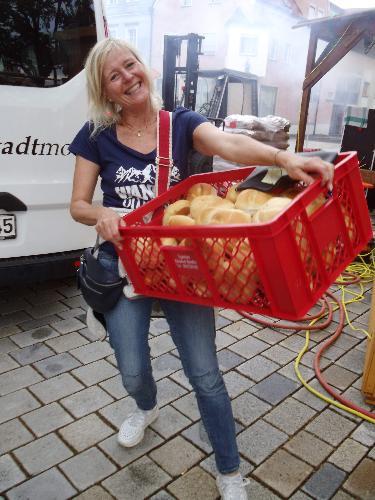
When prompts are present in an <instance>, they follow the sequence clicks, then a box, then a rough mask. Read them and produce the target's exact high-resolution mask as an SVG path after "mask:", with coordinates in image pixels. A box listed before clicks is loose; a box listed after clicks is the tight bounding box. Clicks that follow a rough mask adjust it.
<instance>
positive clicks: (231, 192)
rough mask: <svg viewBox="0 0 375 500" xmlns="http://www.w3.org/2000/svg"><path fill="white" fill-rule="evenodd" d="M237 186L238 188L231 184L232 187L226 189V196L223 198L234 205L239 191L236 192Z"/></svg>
mask: <svg viewBox="0 0 375 500" xmlns="http://www.w3.org/2000/svg"><path fill="white" fill-rule="evenodd" d="M237 186H238V184H233V186H231V187H230V188H229V189H228V191H227V194H226V195H225V198H226V199H227V200H229V201H231V202H232V203H236V200H237V197H238V195H239V194H240V192H239V191H236V187H237Z"/></svg>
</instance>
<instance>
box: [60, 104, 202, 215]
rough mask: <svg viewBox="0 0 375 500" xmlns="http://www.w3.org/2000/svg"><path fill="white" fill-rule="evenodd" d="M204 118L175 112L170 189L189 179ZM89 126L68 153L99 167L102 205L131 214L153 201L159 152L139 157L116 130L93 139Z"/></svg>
mask: <svg viewBox="0 0 375 500" xmlns="http://www.w3.org/2000/svg"><path fill="white" fill-rule="evenodd" d="M206 121H207V119H206V118H205V117H203V116H202V115H200V114H198V113H195V112H194V111H190V110H188V109H186V108H183V107H179V108H177V109H175V111H174V112H173V125H172V127H173V128H172V156H173V161H174V167H173V170H172V174H171V185H173V184H176V183H177V182H179V181H180V180H182V179H184V178H186V177H187V163H188V156H189V152H190V150H191V149H192V148H193V132H194V130H195V129H196V127H197V126H198V125H200V124H201V123H204V122H206ZM91 132H92V124H91V123H90V122H87V123H85V125H84V126H83V127H82V128H81V130H80V131H79V132H78V134H77V135H76V137H75V138H74V140H73V142H72V143H71V145H70V147H69V151H70V152H71V153H73V154H75V155H79V156H82V157H83V158H85V159H86V160H89V161H92V162H93V163H96V164H97V165H99V167H100V177H101V189H102V191H103V205H104V206H105V207H117V208H122V209H124V211H125V212H127V211H132V210H134V209H136V208H138V207H140V206H141V205H143V204H144V203H145V202H146V201H149V200H150V199H152V198H153V197H154V185H155V171H156V167H155V157H156V149H155V150H153V151H151V152H150V153H148V154H143V153H139V152H138V151H135V150H134V149H131V148H129V147H127V146H125V145H124V144H122V143H121V142H119V141H118V140H117V135H116V127H115V126H112V127H108V128H106V129H104V130H102V131H100V132H99V133H97V134H96V135H94V137H90V134H91Z"/></svg>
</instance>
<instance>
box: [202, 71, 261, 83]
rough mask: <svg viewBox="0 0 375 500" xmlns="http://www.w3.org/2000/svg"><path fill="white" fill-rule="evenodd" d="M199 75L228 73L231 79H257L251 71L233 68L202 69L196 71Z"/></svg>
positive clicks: (212, 76) (208, 75) (215, 76)
mask: <svg viewBox="0 0 375 500" xmlns="http://www.w3.org/2000/svg"><path fill="white" fill-rule="evenodd" d="M198 75H199V76H203V77H204V76H205V77H208V78H210V77H211V78H217V77H218V76H220V75H228V76H229V78H230V79H231V80H241V81H244V80H257V79H258V77H257V76H256V75H254V74H252V73H245V72H243V71H237V70H234V69H229V68H223V69H203V70H199V71H198Z"/></svg>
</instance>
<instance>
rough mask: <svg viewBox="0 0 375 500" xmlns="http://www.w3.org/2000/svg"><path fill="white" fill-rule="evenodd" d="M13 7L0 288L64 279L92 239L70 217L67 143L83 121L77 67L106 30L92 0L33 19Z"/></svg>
mask: <svg viewBox="0 0 375 500" xmlns="http://www.w3.org/2000/svg"><path fill="white" fill-rule="evenodd" d="M13 4H14V2H3V3H2V5H3V6H4V8H2V13H1V17H2V27H1V32H0V286H5V285H11V284H14V283H17V282H20V281H22V282H35V281H42V280H44V279H46V278H57V277H62V276H66V275H68V274H72V272H73V263H74V261H76V260H77V258H78V256H79V254H80V253H81V249H82V248H85V247H87V246H90V245H92V244H93V242H94V239H95V234H94V229H93V228H90V227H86V226H84V225H82V224H77V223H76V222H74V221H73V220H72V219H71V217H70V214H69V201H70V196H71V189H72V178H73V168H74V157H73V156H72V155H71V154H70V153H69V151H68V146H69V143H70V142H71V140H72V138H73V137H74V135H75V134H76V132H77V131H78V130H79V129H80V127H81V126H82V125H83V123H84V122H85V120H86V119H87V101H86V87H85V76H84V73H83V72H82V68H83V63H84V60H85V57H86V55H87V53H88V50H89V49H90V47H91V46H92V45H93V44H94V43H95V42H96V40H100V39H102V38H104V37H105V31H106V30H105V18H104V10H103V5H102V2H101V0H85V1H82V0H60V1H55V0H47V1H44V2H40V7H39V10H38V13H37V14H38V15H35V14H36V12H33V11H32V9H33V8H34V9H35V7H34V6H35V2H27V3H25V4H24V7H23V9H22V15H20V14H21V13H20V12H16V11H15V10H14V5H13ZM29 4H30V5H29ZM37 18H38V19H39V32H38V34H37V36H35V24H34V23H35V19H37ZM98 195H99V193H98ZM98 195H97V197H98V199H100V197H99V196H98Z"/></svg>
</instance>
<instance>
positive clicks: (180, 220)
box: [168, 215, 195, 226]
mask: <svg viewBox="0 0 375 500" xmlns="http://www.w3.org/2000/svg"><path fill="white" fill-rule="evenodd" d="M194 224H195V220H194V219H192V218H191V217H188V216H187V215H171V217H169V220H168V226H193V225H194Z"/></svg>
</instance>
